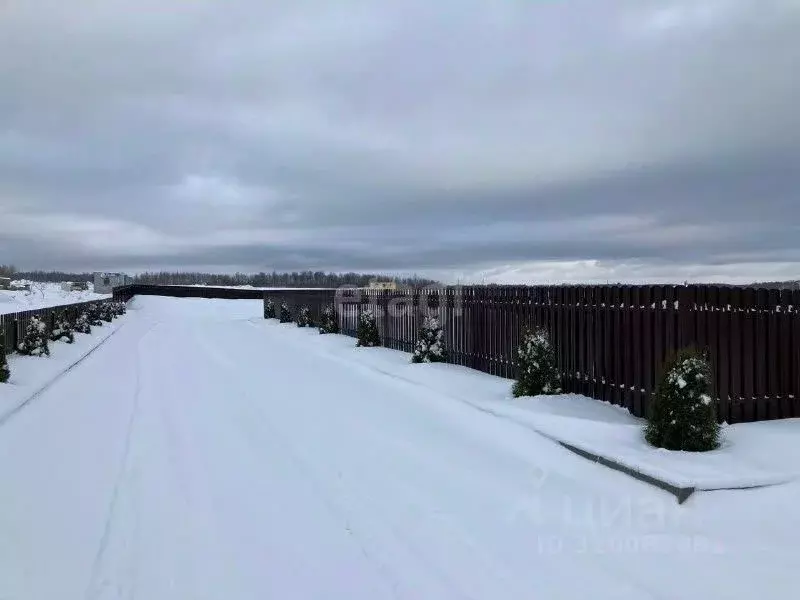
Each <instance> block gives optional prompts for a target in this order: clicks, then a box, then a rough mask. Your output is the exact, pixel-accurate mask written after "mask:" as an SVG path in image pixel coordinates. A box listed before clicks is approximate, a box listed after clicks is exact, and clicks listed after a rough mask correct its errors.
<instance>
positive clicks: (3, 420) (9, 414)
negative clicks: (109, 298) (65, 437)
mask: <svg viewBox="0 0 800 600" xmlns="http://www.w3.org/2000/svg"><path fill="white" fill-rule="evenodd" d="M124 326H125V323H122V324H120V325H119V327H117V328H116V329H115V330H114V331H112V332H111V333H109V334H108V335H107V336H106V337H104V338H103V339H102V340H101V341H100V343H98V344H97V345H96V346H95V347H94V348H92V349H91V350H89V351H88V352H86V353H85V354H84V355H83V356H81V357H80V358H79V359H78V360H76V361H75V362H73V363H72V364H71V365H69V366H68V367H67V368H66V369H64V370H63V371H61V372H60V373H58V374H57V375H55V376H54V377H53V378H51V379H50V380H49V381H47V382H46V383H45V384H44V385H43V386H41V387H40V388H39V389H38V390H36V391H35V392H33V393H32V394H31V395H30V396H28V397H27V398H25V400H23V401H22V402H20V403H19V404H18V405H17V406H15V407H14V408H12V409H11V410H10V411H8V412H7V413H6V414H4V415H3V416H2V417H0V427H2V426H3V425H5V424H6V422H8V421H9V420H10V419H11V418H12V417H13V416H14V415H16V414H18V413H19V412H20V411H21V410H22V409H23V408H25V407H26V406H27V405H28V404H30V403H31V402H33V401H34V400H35V399H36V398H38V397H39V396H41V395H42V394H43V393H44V392H46V391H47V390H48V389H49V388H50V387H52V385H53V384H54V383H56V382H57V381H58V380H59V379H61V378H62V377H63V376H64V375H66V374H67V373H69V372H70V371H71V370H72V369H74V368H75V367H77V366H78V365H79V364H80V363H82V362H83V361H84V360H86V359H87V358H89V356H90V355H91V354H92V353H94V351H95V350H97V349H98V348H100V347H101V346H102V345H103V344H105V343H106V342H107V341H108V340H110V339H111V338H112V337H113V336H114V334H116V333H117V332H118V331H119V330H120V329H122V328H123V327H124Z"/></svg>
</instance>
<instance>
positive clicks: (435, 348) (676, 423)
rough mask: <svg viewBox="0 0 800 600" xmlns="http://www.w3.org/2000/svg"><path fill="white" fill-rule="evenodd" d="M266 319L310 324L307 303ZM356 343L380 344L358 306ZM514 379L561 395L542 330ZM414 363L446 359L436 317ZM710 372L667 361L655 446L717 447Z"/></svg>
mask: <svg viewBox="0 0 800 600" xmlns="http://www.w3.org/2000/svg"><path fill="white" fill-rule="evenodd" d="M264 318H266V319H279V320H280V322H281V323H289V322H292V321H294V322H296V323H297V326H298V327H314V326H315V324H314V323H313V320H312V318H311V310H310V308H309V307H307V306H303V307H300V308H299V309H298V310H297V314H296V317H294V318H293V317H292V311H291V309H290V308H289V306H288V305H287V304H286V303H285V302H283V303H281V304H280V306H279V307H276V305H275V304H274V302H272V301H271V300H268V301H267V302H266V303H265V306H264ZM317 326H318V327H319V332H320V333H322V334H325V333H339V320H338V318H337V314H336V309H335V307H334V306H332V305H330V306H326V307H325V308H323V310H322V311H321V317H320V323H319V324H318V325H317ZM356 336H357V338H358V341H357V343H356V345H357V346H360V347H375V346H380V345H381V339H380V333H379V332H378V325H377V322H376V319H375V314H374V313H373V312H372V310H370V309H368V308H367V309H364V310H362V312H361V314H360V315H359V319H358V328H357V333H356ZM516 354H517V357H516V358H517V360H516V365H517V368H518V378H517V380H516V381H515V382H514V385H513V388H512V393H513V395H514V397H515V398H519V397H523V396H542V395H553V394H561V393H562V387H561V374H560V373H559V370H558V364H557V361H556V352H555V349H554V348H553V345H552V344H551V342H550V338H549V334H548V332H547V330H546V329H542V328H538V329H534V330H532V331H529V332H527V333H526V334H525V335H524V336H523V338H522V343H521V344H520V346H519V348H518V349H517V353H516ZM411 361H412V362H414V363H435V362H446V361H447V351H446V348H445V344H444V330H443V329H442V327H441V324H440V323H439V320H438V319H436V318H435V317H425V318H424V320H423V323H422V327H421V328H420V331H419V335H418V337H417V343H416V345H415V347H414V352H413V353H412V356H411ZM712 382H713V373H712V371H711V366H710V364H709V361H708V359H707V357H706V356H705V354H704V353H702V352H700V351H698V350H696V349H692V348H689V349H686V350H684V351H683V352H681V353H679V354H678V355H677V356H676V357H674V358H673V359H672V360H670V361H669V362H668V363H667V364H666V365H665V367H664V370H663V375H662V377H661V379H660V381H659V383H658V386H657V387H656V391H655V394H654V395H653V398H652V402H651V406H650V411H649V414H648V418H647V425H646V427H645V431H644V436H645V439H646V440H647V441H648V442H649V443H650V444H651V445H653V446H655V447H659V448H665V449H668V450H683V451H690V452H703V451H708V450H713V449H715V448H717V447H718V446H719V435H720V427H719V424H718V422H717V415H716V406H715V403H714V401H713V396H712V391H711V390H712V388H711V386H712Z"/></svg>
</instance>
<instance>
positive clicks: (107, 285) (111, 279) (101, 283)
mask: <svg viewBox="0 0 800 600" xmlns="http://www.w3.org/2000/svg"><path fill="white" fill-rule="evenodd" d="M132 283H133V279H132V278H131V277H128V276H127V275H125V273H95V274H94V292H95V294H110V293H112V292H113V291H114V288H115V287H120V286H123V285H130V284H132Z"/></svg>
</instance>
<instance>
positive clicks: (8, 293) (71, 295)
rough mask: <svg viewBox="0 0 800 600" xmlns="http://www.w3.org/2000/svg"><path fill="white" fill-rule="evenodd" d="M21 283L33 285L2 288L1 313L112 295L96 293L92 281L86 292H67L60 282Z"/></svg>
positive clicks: (0, 291) (0, 293) (0, 292)
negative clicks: (18, 287)
mask: <svg viewBox="0 0 800 600" xmlns="http://www.w3.org/2000/svg"><path fill="white" fill-rule="evenodd" d="M20 283H27V284H29V285H30V286H31V289H30V291H12V290H0V314H2V315H4V314H8V313H13V312H19V311H22V310H33V309H36V308H48V307H50V306H60V305H62V304H72V303H75V302H87V301H89V300H101V299H103V298H109V297H110V295H104V294H95V293H94V292H93V291H92V287H93V286H92V284H91V283H90V284H89V290H88V291H86V292H65V291H64V290H62V289H61V285H60V284H58V283H36V282H30V281H25V282H20Z"/></svg>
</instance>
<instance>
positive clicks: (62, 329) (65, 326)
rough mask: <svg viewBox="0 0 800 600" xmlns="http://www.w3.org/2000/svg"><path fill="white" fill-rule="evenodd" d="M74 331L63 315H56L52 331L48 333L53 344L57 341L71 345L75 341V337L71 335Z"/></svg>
mask: <svg viewBox="0 0 800 600" xmlns="http://www.w3.org/2000/svg"><path fill="white" fill-rule="evenodd" d="M73 330H74V326H73V324H72V323H71V322H70V320H69V319H68V318H67V316H66V315H65V314H64V313H60V314H58V315H56V318H55V321H54V322H53V331H51V332H50V339H51V340H52V341H54V342H57V341H59V340H61V341H64V342H66V343H68V344H71V343H73V342H74V341H75V335H74V334H73V333H72V332H73Z"/></svg>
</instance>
